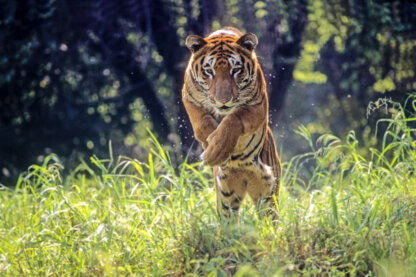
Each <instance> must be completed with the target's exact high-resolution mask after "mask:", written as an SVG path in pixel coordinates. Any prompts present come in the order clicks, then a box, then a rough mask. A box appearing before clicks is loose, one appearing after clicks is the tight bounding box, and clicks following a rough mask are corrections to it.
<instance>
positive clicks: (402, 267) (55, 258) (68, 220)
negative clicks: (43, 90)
mask: <svg viewBox="0 0 416 277" xmlns="http://www.w3.org/2000/svg"><path fill="white" fill-rule="evenodd" d="M409 101H410V103H411V104H412V105H413V109H414V111H416V109H415V105H416V101H415V99H414V98H411V99H410V100H409ZM390 115H391V118H389V119H385V120H382V121H380V122H379V124H386V125H387V129H386V132H385V133H384V137H383V140H382V141H381V147H380V149H378V150H377V149H370V153H371V155H370V156H369V157H366V156H363V155H362V154H360V150H359V147H358V145H359V142H358V141H357V139H356V138H355V134H354V132H350V133H349V135H348V136H347V137H346V138H345V139H340V138H338V137H335V136H333V135H330V134H328V135H324V136H322V137H320V138H319V139H318V140H317V141H316V142H313V141H312V139H311V135H310V133H309V132H308V130H307V129H306V128H304V127H301V128H300V129H299V131H298V133H299V134H300V135H302V136H303V137H305V138H306V139H307V143H309V145H310V146H311V151H310V152H309V153H305V154H303V155H299V156H297V157H294V158H293V159H292V160H291V161H289V162H288V163H286V164H285V165H284V176H283V181H282V186H281V190H280V201H279V202H280V206H279V212H280V218H279V223H278V225H277V226H275V225H273V224H272V223H271V221H270V219H269V218H259V217H258V216H257V214H256V212H255V210H254V208H253V205H247V204H245V205H243V207H242V211H241V218H240V222H239V223H232V224H229V223H227V222H224V221H223V219H222V218H220V217H218V216H217V215H216V212H215V189H214V187H213V180H212V175H211V170H210V169H209V168H207V167H205V168H202V167H201V166H200V165H199V164H198V163H194V164H189V163H187V162H184V163H183V164H182V165H181V166H180V167H179V168H175V167H174V166H173V165H172V162H171V160H170V156H169V153H168V152H166V151H165V150H164V149H163V147H162V146H161V145H160V144H159V143H158V142H157V140H156V139H154V137H153V139H152V141H153V143H154V147H153V149H152V150H151V151H150V152H149V156H148V159H147V161H138V160H134V159H131V158H128V157H118V158H115V157H113V155H112V151H111V147H110V151H109V152H110V155H109V156H110V157H109V158H108V159H100V158H97V157H91V159H90V161H89V162H84V161H81V162H80V164H79V165H78V167H76V168H75V169H74V170H73V171H72V172H71V174H70V175H69V176H66V177H65V178H63V177H62V176H61V170H62V166H61V163H60V161H59V159H58V157H56V156H54V155H51V156H49V157H47V158H46V159H45V160H44V162H43V163H42V164H41V165H33V166H31V167H30V168H29V170H28V171H27V172H26V173H25V174H22V176H21V177H20V178H19V180H18V182H17V184H16V187H15V188H6V187H2V188H1V190H0V275H5V276H21V275H48V276H49V275H55V276H68V275H70V276H74V275H75V276H77V275H87V276H88V275H90V276H97V275H105V276H113V275H135V276H150V275H151V276H166V275H171V276H183V275H187V276H200V275H208V276H227V275H233V274H235V276H257V275H259V276H287V275H299V274H303V275H306V276H309V275H312V276H316V275H331V276H346V275H349V276H354V275H357V276H412V275H413V276H414V275H416V175H415V172H416V171H415V170H416V142H415V140H414V138H415V130H414V129H412V128H411V127H410V125H409V123H411V122H413V121H416V117H415V116H414V114H410V115H407V116H406V113H405V111H404V110H403V109H402V108H401V107H400V106H398V105H393V106H390ZM311 161H312V162H313V163H315V165H316V166H315V169H314V171H313V174H312V175H311V176H310V177H309V178H307V179H305V178H303V177H302V175H301V171H302V167H303V166H304V165H305V163H307V162H311Z"/></svg>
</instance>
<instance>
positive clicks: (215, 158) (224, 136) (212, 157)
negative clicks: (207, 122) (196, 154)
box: [201, 128, 238, 166]
mask: <svg viewBox="0 0 416 277" xmlns="http://www.w3.org/2000/svg"><path fill="white" fill-rule="evenodd" d="M237 140H238V135H236V134H234V133H232V132H230V131H229V130H227V129H225V128H218V129H217V130H215V131H214V132H213V133H212V134H211V135H209V136H208V138H207V141H208V147H207V148H206V149H205V151H204V153H202V155H201V159H202V161H203V163H204V164H207V165H211V166H215V165H220V164H222V163H224V162H225V161H226V160H227V159H228V158H229V157H230V156H231V154H232V153H233V151H234V147H235V145H236V144H237Z"/></svg>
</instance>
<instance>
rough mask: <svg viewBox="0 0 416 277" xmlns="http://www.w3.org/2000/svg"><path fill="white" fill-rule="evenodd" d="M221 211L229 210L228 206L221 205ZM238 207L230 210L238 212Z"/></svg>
mask: <svg viewBox="0 0 416 277" xmlns="http://www.w3.org/2000/svg"><path fill="white" fill-rule="evenodd" d="M221 206H222V209H223V210H230V206H228V205H225V204H224V203H221ZM239 208H240V207H231V210H233V211H234V212H236V211H238V209H239Z"/></svg>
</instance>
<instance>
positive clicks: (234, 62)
mask: <svg viewBox="0 0 416 277" xmlns="http://www.w3.org/2000/svg"><path fill="white" fill-rule="evenodd" d="M257 43H258V39H257V37H256V35H254V34H252V33H247V34H245V35H239V34H237V33H235V32H233V31H228V30H219V31H217V32H214V33H212V34H211V35H210V36H208V37H206V38H202V37H199V36H195V35H190V36H188V37H187V39H186V46H187V47H188V48H189V49H190V50H191V52H192V57H191V61H190V63H189V65H188V69H187V72H188V74H189V75H190V77H191V78H192V82H193V84H194V86H195V88H196V89H197V90H198V91H199V92H200V94H201V96H202V97H205V100H206V101H204V102H208V104H209V105H211V107H213V108H214V109H215V110H216V111H217V112H218V113H219V114H227V113H230V112H231V111H232V110H233V108H234V107H236V106H238V105H240V104H242V103H246V102H248V99H250V97H249V96H250V93H252V91H253V86H254V84H255V83H256V82H255V81H256V76H257V67H256V64H257V58H256V55H255V53H254V49H255V47H256V46H257Z"/></svg>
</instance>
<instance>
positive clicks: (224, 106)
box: [218, 105, 232, 111]
mask: <svg viewBox="0 0 416 277" xmlns="http://www.w3.org/2000/svg"><path fill="white" fill-rule="evenodd" d="M231 108H232V107H229V106H226V105H223V106H221V107H218V109H219V110H220V111H226V110H229V109H231Z"/></svg>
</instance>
